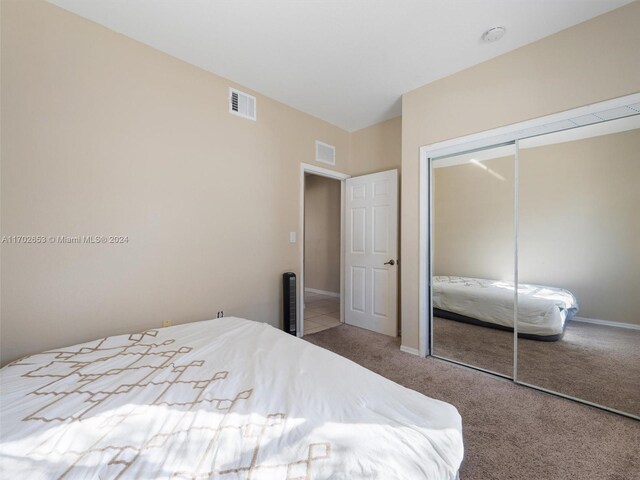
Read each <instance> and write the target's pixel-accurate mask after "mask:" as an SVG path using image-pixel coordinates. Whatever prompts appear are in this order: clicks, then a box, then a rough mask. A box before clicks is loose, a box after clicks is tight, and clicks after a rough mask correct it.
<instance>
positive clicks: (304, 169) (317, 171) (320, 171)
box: [296, 163, 351, 337]
mask: <svg viewBox="0 0 640 480" xmlns="http://www.w3.org/2000/svg"><path fill="white" fill-rule="evenodd" d="M305 173H312V174H313V175H319V176H321V177H327V178H333V179H334V180H339V181H340V321H341V322H342V323H344V302H343V299H344V269H343V266H344V197H345V192H346V187H345V181H346V180H347V178H351V175H347V174H345V173H340V172H336V171H335V170H329V169H328V168H323V167H317V166H315V165H310V164H308V163H301V164H300V202H299V205H300V223H299V225H300V235H299V238H300V242H299V246H298V252H299V261H298V263H299V265H300V281H299V282H298V283H299V287H298V292H297V295H298V298H297V299H298V311H297V312H296V313H297V317H298V326H297V327H298V328H297V329H296V331H297V336H298V337H302V336H303V335H304V174H305Z"/></svg>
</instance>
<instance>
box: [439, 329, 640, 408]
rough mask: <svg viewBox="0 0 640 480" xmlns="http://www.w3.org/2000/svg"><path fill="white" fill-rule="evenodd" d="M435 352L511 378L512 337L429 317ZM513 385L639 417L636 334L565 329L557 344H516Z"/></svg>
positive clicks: (638, 338)
mask: <svg viewBox="0 0 640 480" xmlns="http://www.w3.org/2000/svg"><path fill="white" fill-rule="evenodd" d="M434 352H435V353H436V354H438V355H441V356H443V357H446V358H451V359H454V360H459V361H462V362H464V363H468V364H470V365H475V366H479V367H482V368H486V369H488V370H492V371H494V372H499V373H504V374H507V375H509V376H511V375H512V374H513V365H512V363H513V334H511V333H510V332H504V331H501V330H496V329H492V328H487V327H480V326H477V325H470V324H467V323H462V322H456V321H453V320H446V319H443V318H434ZM518 380H520V381H523V382H526V383H529V384H532V385H537V386H540V387H543V388H546V389H548V390H552V391H555V392H561V393H564V394H566V395H571V396H573V397H577V398H582V399H585V400H589V401H591V402H594V403H597V404H600V405H606V406H608V407H611V408H615V409H617V410H620V411H623V412H629V413H633V414H635V415H640V330H629V329H624V328H616V327H607V326H603V325H594V324H589V323H582V322H572V321H570V322H569V323H568V324H567V328H566V330H565V334H564V337H563V338H562V339H561V340H558V341H557V342H540V341H536V340H527V339H522V338H521V339H518Z"/></svg>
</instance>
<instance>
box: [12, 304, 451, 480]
mask: <svg viewBox="0 0 640 480" xmlns="http://www.w3.org/2000/svg"><path fill="white" fill-rule="evenodd" d="M0 380H1V387H2V394H1V395H2V396H1V400H2V402H1V406H2V408H1V418H0V420H1V422H2V439H1V441H0V477H2V478H16V479H17V478H42V479H45V478H47V479H49V478H68V479H76V478H103V479H108V478H120V479H145V478H149V479H151V478H153V479H164V478H167V479H168V478H172V479H182V478H184V479H187V478H188V479H193V478H198V479H204V478H216V479H234V480H235V479H247V478H251V479H254V480H258V479H282V480H285V479H294V478H299V479H304V478H306V479H312V478H313V479H326V478H332V479H369V478H384V479H393V478H396V479H400V478H402V479H407V478H411V479H451V480H453V479H454V478H456V475H457V471H458V469H459V467H460V463H461V462H462V457H463V444H462V430H461V429H462V426H461V419H460V415H459V414H458V411H457V410H456V409H455V407H453V406H452V405H450V404H448V403H444V402H441V401H438V400H434V399H431V398H428V397H425V396H424V395H422V394H420V393H417V392H415V391H413V390H409V389H407V388H404V387H402V386H400V385H398V384H396V383H394V382H391V381H390V380H387V379H385V378H384V377H381V376H379V375H377V374H375V373H373V372H371V371H369V370H367V369H365V368H363V367H361V366H359V365H357V364H355V363H353V362H351V361H349V360H347V359H345V358H343V357H340V356H338V355H336V354H334V353H332V352H329V351H328V350H325V349H322V348H320V347H317V346H315V345H312V344H310V343H308V342H306V341H304V340H301V339H298V338H295V337H292V336H291V335H288V334H285V333H284V332H281V331H279V330H277V329H275V328H273V327H271V326H269V325H267V324H264V323H258V322H253V321H249V320H244V319H240V318H233V317H226V318H220V319H216V320H209V321H204V322H197V323H190V324H185V325H179V326H175V327H170V328H163V329H157V330H149V331H146V332H143V333H138V334H132V335H121V336H114V337H107V338H103V339H101V340H96V341H94V342H89V343H85V344H82V345H76V346H73V347H68V348H61V349H57V350H52V351H48V352H45V353H42V354H38V355H32V356H29V357H25V358H23V359H21V360H18V361H16V362H14V363H12V364H10V365H8V366H6V367H4V368H3V369H2V370H0Z"/></svg>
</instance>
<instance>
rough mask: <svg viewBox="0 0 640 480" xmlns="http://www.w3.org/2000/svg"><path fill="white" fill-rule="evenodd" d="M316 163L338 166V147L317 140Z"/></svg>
mask: <svg viewBox="0 0 640 480" xmlns="http://www.w3.org/2000/svg"><path fill="white" fill-rule="evenodd" d="M316 162H322V163H328V164H329V165H335V164H336V147H334V146H333V145H329V144H327V143H323V142H320V141H319V140H316Z"/></svg>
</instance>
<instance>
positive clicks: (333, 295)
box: [304, 288, 340, 298]
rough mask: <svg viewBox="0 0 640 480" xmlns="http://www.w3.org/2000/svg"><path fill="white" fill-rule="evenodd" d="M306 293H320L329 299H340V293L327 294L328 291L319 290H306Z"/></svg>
mask: <svg viewBox="0 0 640 480" xmlns="http://www.w3.org/2000/svg"><path fill="white" fill-rule="evenodd" d="M304 291H305V292H309V293H318V294H320V295H326V296H327V297H336V298H340V293H336V292H327V291H326V290H318V289H317V288H305V289H304Z"/></svg>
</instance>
